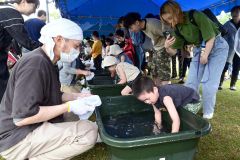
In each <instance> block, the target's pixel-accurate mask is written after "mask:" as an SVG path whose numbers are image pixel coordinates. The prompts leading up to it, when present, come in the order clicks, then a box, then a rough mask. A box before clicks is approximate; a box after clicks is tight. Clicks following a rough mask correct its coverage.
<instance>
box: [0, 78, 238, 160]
mask: <svg viewBox="0 0 240 160" xmlns="http://www.w3.org/2000/svg"><path fill="white" fill-rule="evenodd" d="M228 88H229V81H226V82H225V83H224V89H223V90H222V91H219V92H218V94H217V104H216V112H215V115H214V118H213V120H211V121H210V122H211V125H212V129H213V130H212V132H211V133H210V134H209V135H208V136H206V137H203V138H202V139H201V140H200V143H199V145H198V153H197V156H196V158H195V160H240V85H238V91H235V92H234V91H230V90H229V89H228ZM108 159H109V158H108V153H107V149H106V146H105V145H104V144H97V145H96V146H95V147H94V148H93V149H91V150H90V151H88V152H86V153H84V154H82V155H80V156H78V157H75V158H73V160H108ZM0 160H2V159H1V158H0Z"/></svg>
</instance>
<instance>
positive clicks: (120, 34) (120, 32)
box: [115, 29, 124, 37]
mask: <svg viewBox="0 0 240 160" xmlns="http://www.w3.org/2000/svg"><path fill="white" fill-rule="evenodd" d="M115 35H116V36H120V37H124V31H123V30H121V29H118V30H116V32H115Z"/></svg>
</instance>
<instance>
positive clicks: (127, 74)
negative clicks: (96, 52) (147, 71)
mask: <svg viewBox="0 0 240 160" xmlns="http://www.w3.org/2000/svg"><path fill="white" fill-rule="evenodd" d="M102 64H103V65H102V67H103V68H105V69H107V70H109V72H110V73H111V76H112V77H114V76H115V75H117V76H118V78H119V79H120V80H119V82H118V83H117V84H127V85H126V87H125V88H124V89H123V90H122V91H121V94H122V95H123V96H125V95H129V94H131V93H132V89H131V87H132V84H133V81H134V80H135V79H136V78H138V77H141V72H140V70H139V69H138V68H137V67H135V66H134V65H132V64H129V63H127V62H119V61H118V60H117V58H116V57H113V56H106V57H105V58H104V60H103V62H102Z"/></svg>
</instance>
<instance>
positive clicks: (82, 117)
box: [79, 111, 93, 120]
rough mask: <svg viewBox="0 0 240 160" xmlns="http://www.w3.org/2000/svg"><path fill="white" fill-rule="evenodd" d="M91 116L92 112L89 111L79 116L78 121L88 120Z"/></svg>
mask: <svg viewBox="0 0 240 160" xmlns="http://www.w3.org/2000/svg"><path fill="white" fill-rule="evenodd" d="M92 114H93V111H89V112H87V113H86V114H83V115H81V116H79V119H80V120H88V118H89V117H91V115H92Z"/></svg>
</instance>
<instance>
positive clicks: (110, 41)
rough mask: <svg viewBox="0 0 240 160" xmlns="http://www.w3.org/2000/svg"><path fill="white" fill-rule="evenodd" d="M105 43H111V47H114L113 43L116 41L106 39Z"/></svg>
mask: <svg viewBox="0 0 240 160" xmlns="http://www.w3.org/2000/svg"><path fill="white" fill-rule="evenodd" d="M105 42H108V43H110V45H113V43H114V41H113V40H112V39H111V38H109V37H107V38H106V40H105Z"/></svg>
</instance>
